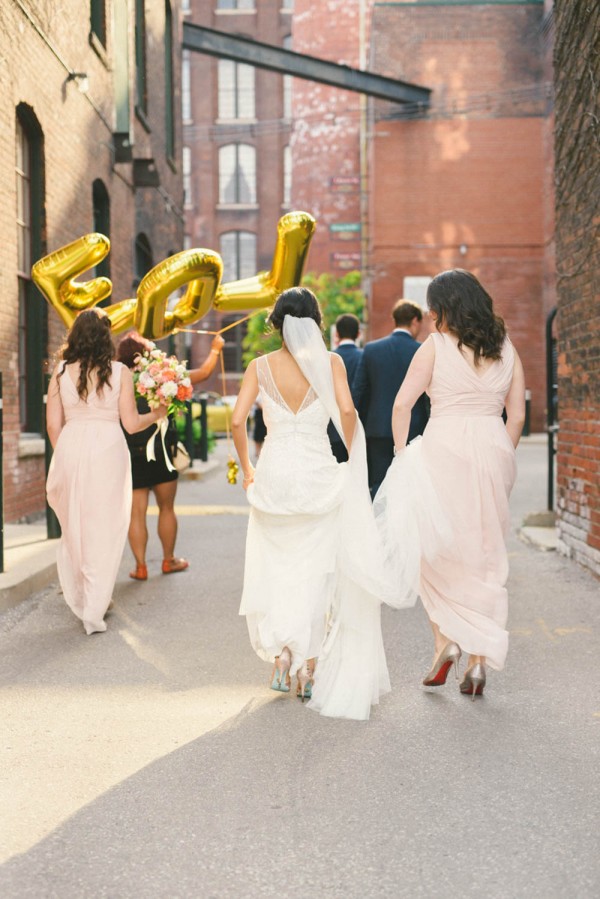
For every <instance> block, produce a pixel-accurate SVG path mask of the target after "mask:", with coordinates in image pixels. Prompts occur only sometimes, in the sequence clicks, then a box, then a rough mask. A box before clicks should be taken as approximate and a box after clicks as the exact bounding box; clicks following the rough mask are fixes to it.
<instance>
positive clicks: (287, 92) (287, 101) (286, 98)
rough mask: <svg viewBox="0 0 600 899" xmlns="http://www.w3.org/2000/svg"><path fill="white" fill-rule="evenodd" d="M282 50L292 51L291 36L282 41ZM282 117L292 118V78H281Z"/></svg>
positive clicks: (289, 76) (286, 76)
mask: <svg viewBox="0 0 600 899" xmlns="http://www.w3.org/2000/svg"><path fill="white" fill-rule="evenodd" d="M283 49H284V50H291V49H292V35H291V34H288V35H286V36H285V37H284V39H283ZM283 117H284V119H291V118H292V76H291V75H284V76H283Z"/></svg>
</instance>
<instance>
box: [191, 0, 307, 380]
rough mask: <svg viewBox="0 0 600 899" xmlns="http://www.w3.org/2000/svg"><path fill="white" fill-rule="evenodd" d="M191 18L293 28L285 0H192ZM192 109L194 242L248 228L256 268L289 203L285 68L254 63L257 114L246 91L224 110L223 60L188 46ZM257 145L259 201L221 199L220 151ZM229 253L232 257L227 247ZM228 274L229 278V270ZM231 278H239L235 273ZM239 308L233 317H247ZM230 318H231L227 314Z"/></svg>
mask: <svg viewBox="0 0 600 899" xmlns="http://www.w3.org/2000/svg"><path fill="white" fill-rule="evenodd" d="M189 7H190V9H189V14H187V18H188V20H189V21H190V22H193V23H195V24H197V25H203V26H205V27H209V28H215V29H217V30H219V31H224V32H230V33H233V34H240V35H242V36H244V37H249V38H254V39H256V40H258V41H262V42H264V43H267V44H273V45H275V46H283V44H284V40H285V38H286V37H288V36H289V35H290V33H291V28H292V14H291V10H287V9H284V8H283V3H282V2H281V0H261V2H257V3H256V4H255V7H254V9H245V8H243V9H218V7H217V0H191V2H190V4H189ZM190 71H191V78H190V112H191V114H190V115H189V117H188V118H184V137H183V139H184V145H185V146H186V147H187V148H189V151H190V155H191V190H190V193H189V196H188V199H187V205H186V210H185V212H186V226H185V229H186V241H187V242H188V243H189V244H190V245H191V246H197V247H206V248H209V249H212V250H216V251H217V252H220V251H221V250H222V244H221V241H222V237H223V235H224V234H225V235H228V234H231V233H232V232H238V233H239V232H246V233H249V234H251V235H253V236H254V238H255V241H256V257H255V268H254V270H253V271H252V272H251V274H255V273H256V272H257V271H261V270H266V269H269V268H270V267H271V262H272V259H273V251H274V249H275V240H276V235H277V222H278V221H279V219H280V218H281V216H282V215H283V214H284V213H285V212H287V211H289V209H290V207H289V205H288V206H285V205H284V148H285V147H286V146H287V145H288V144H289V141H290V131H291V122H290V120H289V119H286V118H285V117H284V98H283V92H284V86H283V78H282V76H281V75H279V74H277V73H274V72H268V71H266V70H263V69H255V70H254V114H253V115H252V114H250V112H249V108H248V107H247V106H246V107H245V105H244V104H245V102H247V96H242V95H240V99H241V100H242V101H243V102H242V103H241V105H240V106H239V108H237V109H236V110H235V111H234V114H231V115H228V116H227V117H223V116H221V117H220V116H219V61H218V60H217V59H215V58H213V57H209V56H204V55H202V54H200V53H191V54H190ZM236 144H237V145H244V146H249V147H251V148H253V151H254V153H255V159H256V179H255V184H256V198H255V202H239V203H235V202H220V197H219V177H220V163H219V151H220V149H221V148H223V147H227V146H231V145H236ZM223 256H224V258H225V261H226V263H227V257H226V254H225V252H223ZM225 280H228V279H227V278H226V279H225ZM229 280H236V279H235V278H233V279H229ZM241 317H242V315H241V314H239V315H235V316H233V319H234V320H235V319H236V318H241ZM223 320H224V317H223V315H221V314H219V313H217V312H212V313H209V314H208V315H206V316H205V318H204V319H203V320H202V322H201V323H200V325H199V327H201V328H207V329H217V328H219V327H221V326H222V324H223ZM227 321H228V319H227ZM242 334H243V331H242V330H240V329H237V328H236V329H233V330H231V331H229V332H228V333H227V334H226V335H225V336H226V340H227V344H226V351H225V360H226V365H227V371H228V378H227V382H226V387H225V390H226V392H229V393H234V392H237V389H238V386H239V380H240V375H241V351H240V340H241V336H242ZM209 342H210V338H208V337H197V338H194V340H193V344H192V347H191V359H192V364H193V365H198V364H200V362H201V361H202V360H203V359H204V357H205V355H206V353H207V351H208V348H209ZM203 386H205V387H207V388H208V389H212V390H216V391H218V392H221V391H222V381H221V378H220V377H219V375H218V374H215V375H213V377H212V378H211V379H210V380H209V381H208V382H206V384H205V385H203Z"/></svg>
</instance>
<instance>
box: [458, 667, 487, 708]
mask: <svg viewBox="0 0 600 899" xmlns="http://www.w3.org/2000/svg"><path fill="white" fill-rule="evenodd" d="M484 687H485V665H482V664H481V662H476V664H475V665H471V667H470V668H469V669H468V670H467V671H465V676H464V678H463V679H462V683H461V685H460V692H461V693H470V694H471V702H475V697H476V696H481V695H482V694H483V688H484Z"/></svg>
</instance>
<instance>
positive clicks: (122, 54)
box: [113, 0, 131, 135]
mask: <svg viewBox="0 0 600 899" xmlns="http://www.w3.org/2000/svg"><path fill="white" fill-rule="evenodd" d="M113 45H114V59H113V73H114V75H113V77H114V86H115V117H116V118H115V125H116V130H117V133H118V134H124V135H129V133H130V131H131V123H130V109H129V103H130V97H129V10H128V7H127V0H114V3H113Z"/></svg>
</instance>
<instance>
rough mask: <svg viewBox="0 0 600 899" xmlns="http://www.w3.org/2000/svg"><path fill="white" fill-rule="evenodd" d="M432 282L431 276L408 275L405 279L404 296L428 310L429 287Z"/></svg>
mask: <svg viewBox="0 0 600 899" xmlns="http://www.w3.org/2000/svg"><path fill="white" fill-rule="evenodd" d="M430 284H431V278H427V277H425V276H423V275H408V276H407V277H406V278H405V279H404V285H403V288H402V296H403V297H404V298H405V299H407V300H411V301H412V302H413V303H417V304H418V305H419V306H420V307H421V308H422V309H423V310H425V311H426V310H427V309H428V308H429V307H428V306H427V288H428V287H429V285H430Z"/></svg>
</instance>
